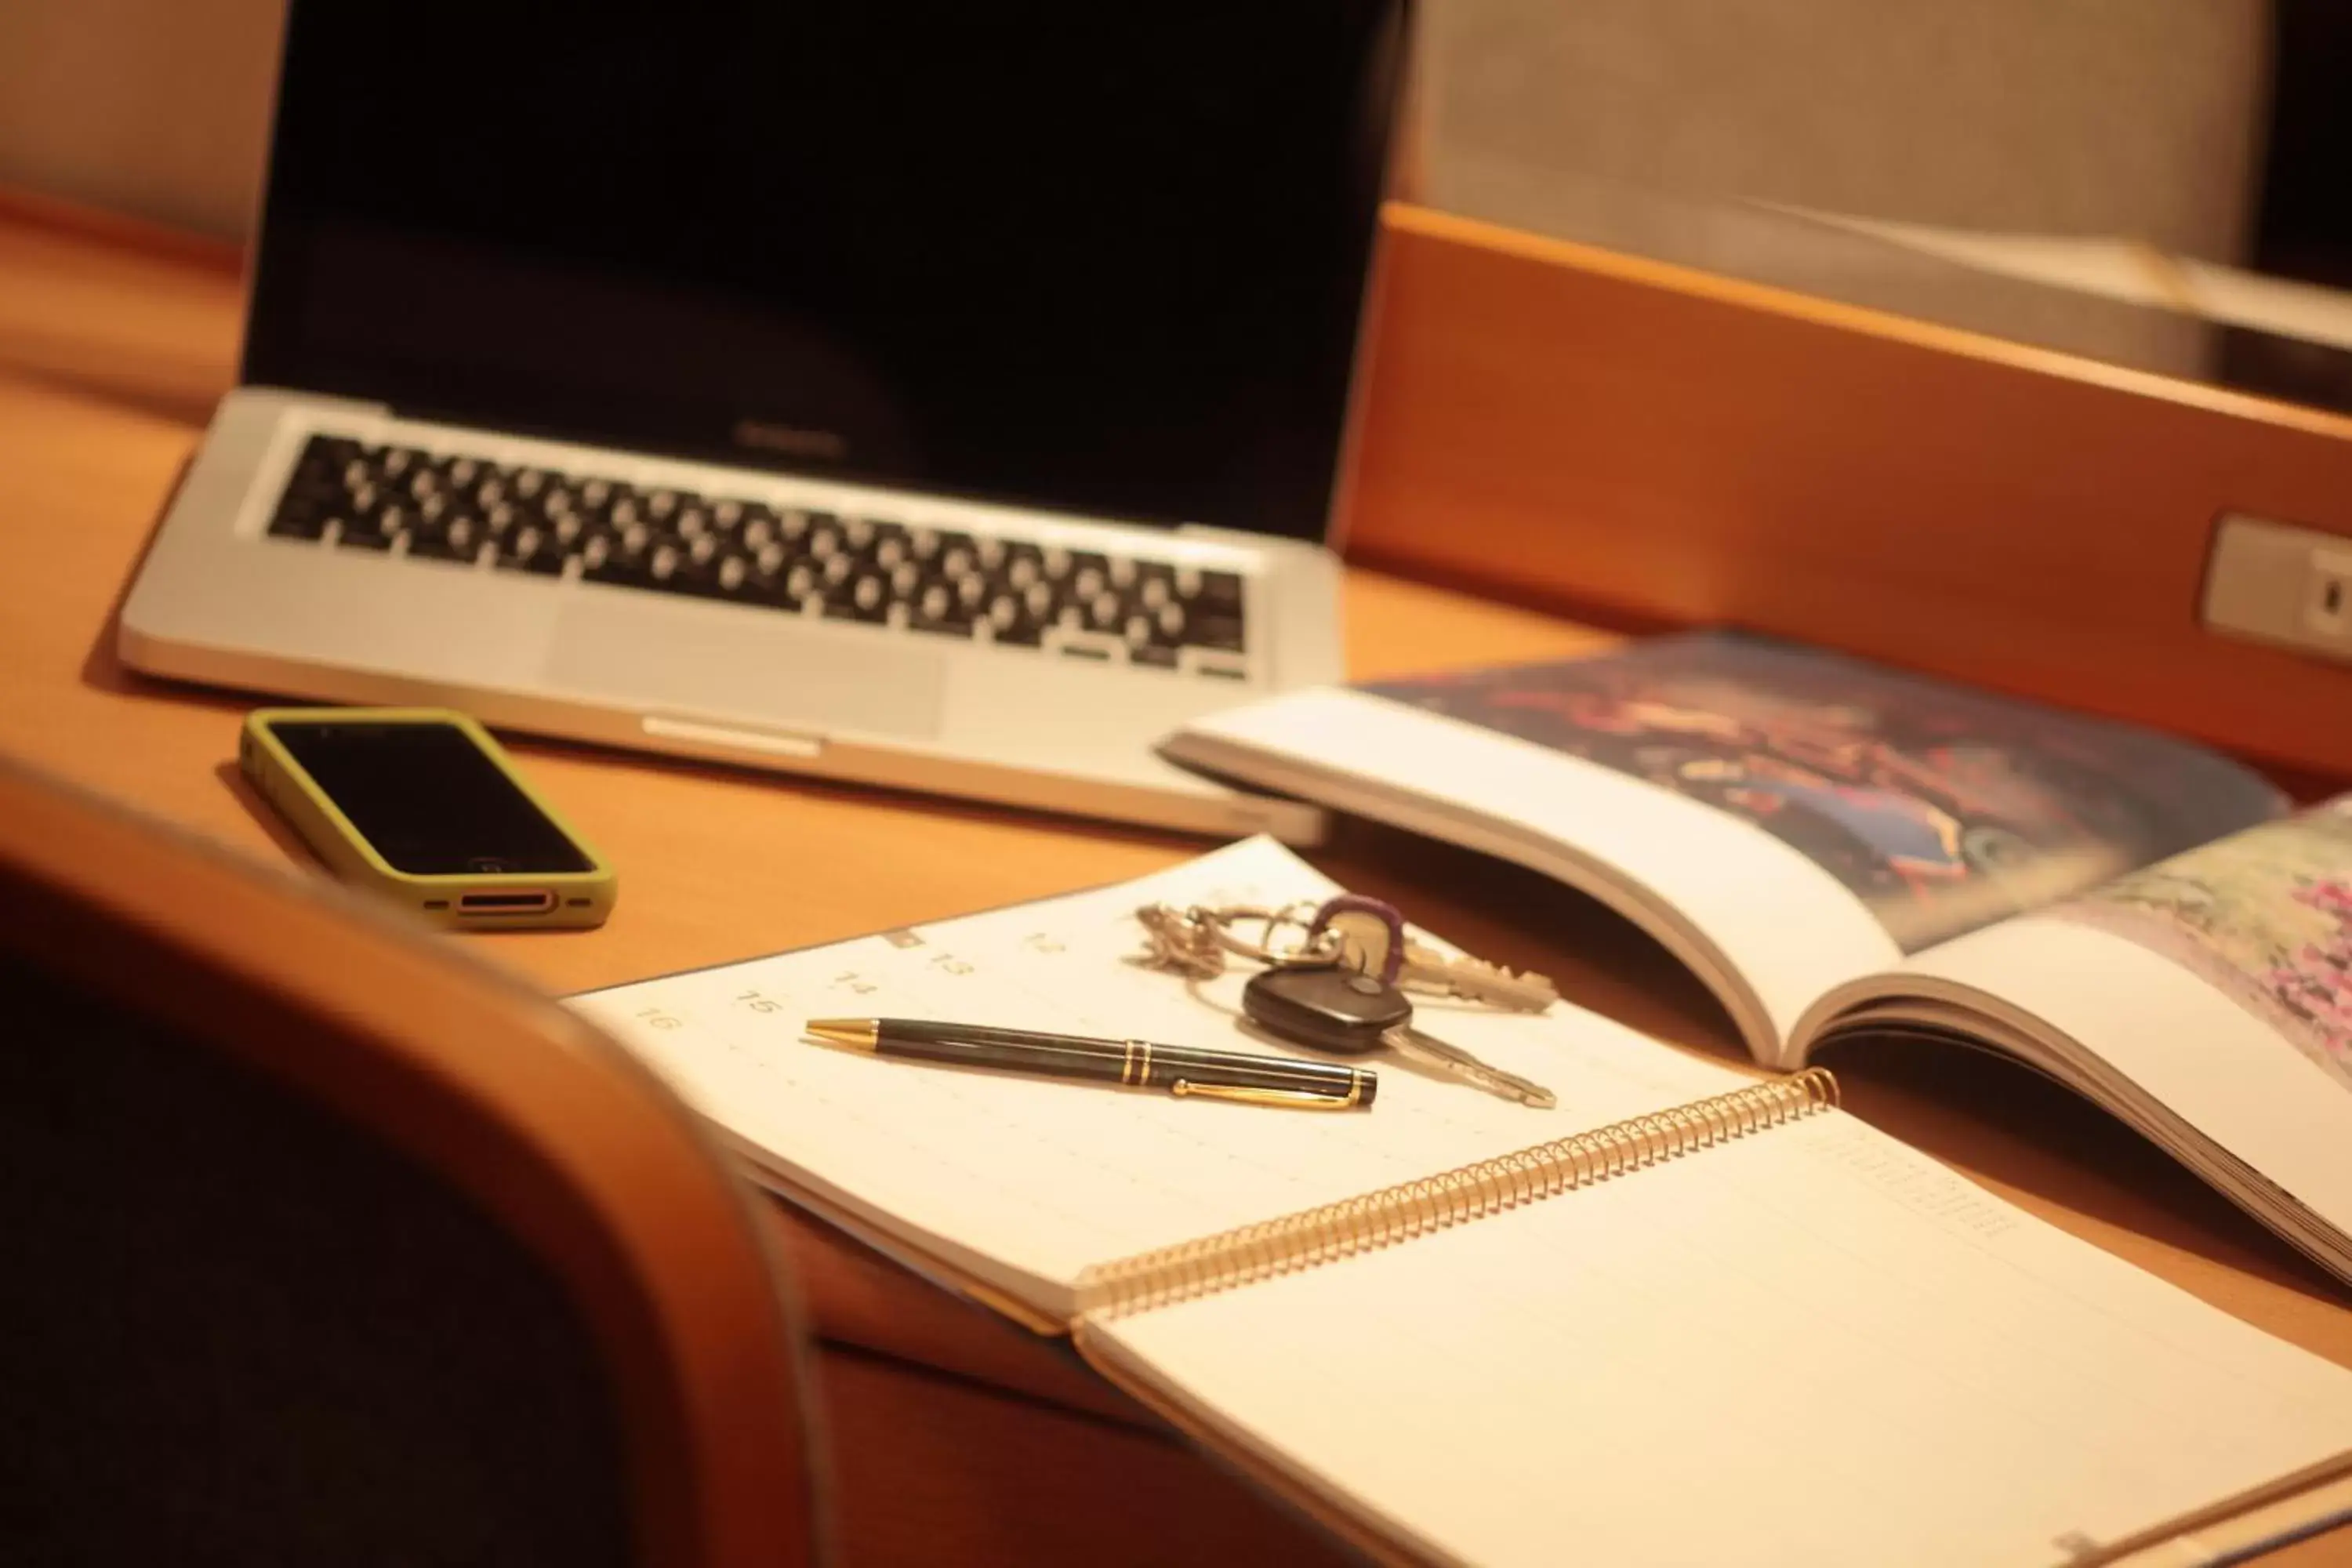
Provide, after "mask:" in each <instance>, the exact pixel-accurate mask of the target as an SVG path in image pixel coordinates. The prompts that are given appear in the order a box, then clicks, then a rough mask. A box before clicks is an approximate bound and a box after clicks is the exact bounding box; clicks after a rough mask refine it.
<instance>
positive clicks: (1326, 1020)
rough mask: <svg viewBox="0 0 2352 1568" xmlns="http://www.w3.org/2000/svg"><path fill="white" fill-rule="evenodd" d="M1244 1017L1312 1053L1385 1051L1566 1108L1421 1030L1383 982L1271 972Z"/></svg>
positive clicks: (1531, 1101) (1247, 996)
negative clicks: (1316, 1051)
mask: <svg viewBox="0 0 2352 1568" xmlns="http://www.w3.org/2000/svg"><path fill="white" fill-rule="evenodd" d="M1242 1011H1243V1012H1244V1013H1245V1014H1247V1015H1248V1016H1249V1017H1250V1019H1251V1021H1252V1022H1254V1023H1255V1024H1256V1025H1257V1026H1259V1027H1260V1028H1263V1029H1265V1031H1266V1032H1267V1033H1268V1034H1272V1035H1276V1036H1279V1037H1282V1038H1283V1039H1286V1040H1288V1041H1290V1042H1291V1043H1292V1044H1293V1045H1299V1046H1305V1047H1307V1048H1308V1049H1310V1050H1318V1051H1328V1052H1331V1053H1332V1054H1333V1055H1335V1056H1348V1057H1354V1056H1363V1055H1365V1054H1367V1053H1369V1052H1371V1051H1376V1050H1379V1049H1380V1048H1381V1047H1383V1046H1385V1047H1390V1048H1391V1049H1393V1050H1395V1051H1396V1052H1397V1053H1398V1054H1399V1055H1401V1056H1404V1057H1409V1058H1412V1059H1414V1060H1416V1061H1420V1062H1423V1063H1424V1064H1426V1065H1428V1066H1431V1067H1437V1068H1444V1069H1445V1070H1446V1071H1447V1072H1450V1073H1453V1074H1454V1076H1455V1077H1457V1078H1461V1079H1467V1080H1468V1081H1469V1082H1471V1083H1474V1084H1475V1085H1477V1086H1478V1087H1479V1088H1480V1089H1485V1090H1486V1091H1487V1092H1488V1093H1490V1094H1499V1095H1501V1096H1502V1097H1503V1098H1504V1099H1506V1100H1518V1101H1519V1102H1521V1103H1522V1104H1526V1105H1532V1106H1537V1107H1539V1108H1542V1109H1546V1110H1549V1108H1550V1107H1552V1106H1554V1105H1557V1104H1558V1103H1559V1099H1558V1097H1557V1096H1555V1095H1554V1094H1553V1093H1552V1091H1551V1090H1549V1089H1546V1088H1544V1087H1543V1086H1542V1085H1541V1084H1538V1083H1530V1082H1529V1081H1528V1079H1523V1078H1521V1077H1519V1076H1518V1075H1517V1073H1507V1072H1505V1071H1503V1070H1502V1068H1496V1067H1490V1066H1488V1065H1487V1064H1486V1063H1485V1062H1482V1061H1480V1060H1479V1059H1478V1058H1476V1057H1474V1056H1472V1055H1471V1054H1470V1053H1469V1052H1468V1051H1465V1050H1464V1049H1462V1048H1461V1047H1459V1046H1449V1045H1447V1044H1446V1043H1445V1042H1444V1040H1441V1039H1439V1038H1437V1037H1435V1036H1433V1035H1428V1034H1424V1033H1423V1032H1422V1031H1421V1030H1420V1029H1418V1028H1415V1027H1414V1026H1413V1022H1412V1002H1411V1001H1410V1000H1409V999H1408V998H1407V997H1406V996H1405V994H1404V993H1403V992H1402V991H1400V990H1398V989H1397V988H1396V987H1395V986H1393V985H1389V984H1383V983H1382V982H1381V979H1380V977H1379V976H1377V975H1372V974H1364V973H1359V972H1358V971H1356V970H1353V969H1349V968H1346V967H1344V966H1340V965H1333V966H1332V967H1329V968H1326V969H1305V968H1296V967H1293V968H1286V969H1269V970H1266V971H1265V972H1264V973H1259V974H1255V975H1252V976H1251V977H1250V982H1249V984H1247V985H1245V986H1244V987H1243V988H1242Z"/></svg>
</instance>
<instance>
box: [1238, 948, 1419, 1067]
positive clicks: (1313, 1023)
mask: <svg viewBox="0 0 2352 1568" xmlns="http://www.w3.org/2000/svg"><path fill="white" fill-rule="evenodd" d="M1242 1011H1243V1012H1244V1013H1245V1014H1247V1015H1248V1016H1249V1018H1250V1021H1251V1022H1252V1023H1255V1025H1257V1026H1258V1027H1260V1028H1262V1029H1264V1030H1265V1032H1266V1033H1268V1034H1270V1035H1276V1036H1279V1037H1281V1038H1283V1039H1286V1040H1288V1041H1289V1042H1290V1043H1291V1044H1293V1045H1295V1046H1305V1047H1307V1048H1308V1049H1309V1050H1318V1051H1331V1052H1334V1053H1336V1054H1338V1055H1339V1056H1362V1055H1364V1054H1365V1053H1367V1052H1370V1051H1377V1050H1379V1049H1380V1048H1381V1046H1383V1045H1384V1044H1385V1043H1386V1041H1385V1039H1384V1037H1385V1036H1386V1035H1387V1034H1388V1032H1389V1031H1390V1030H1391V1029H1393V1028H1395V1027H1396V1026H1398V1025H1400V1024H1402V1023H1406V1022H1408V1021H1410V1020H1411V1019H1412V1002H1411V1001H1410V1000H1408V999H1407V998H1406V996H1405V994H1404V993H1403V992H1402V991H1400V990H1398V989H1397V988H1396V987H1395V986H1393V985H1387V984H1382V983H1381V980H1380V978H1379V977H1378V976H1377V975H1371V974H1364V973H1359V972H1358V971H1356V970H1353V969H1349V968H1347V967H1345V966H1344V965H1332V966H1329V967H1324V968H1316V969H1302V968H1295V967H1285V968H1280V969H1268V970H1265V971H1263V972H1261V973H1257V974H1254V975H1252V976H1250V982H1249V984H1247V985H1244V986H1243V987H1242Z"/></svg>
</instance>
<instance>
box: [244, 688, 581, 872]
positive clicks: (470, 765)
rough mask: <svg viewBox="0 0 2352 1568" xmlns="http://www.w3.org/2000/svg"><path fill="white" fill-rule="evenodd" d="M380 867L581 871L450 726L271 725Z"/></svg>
mask: <svg viewBox="0 0 2352 1568" xmlns="http://www.w3.org/2000/svg"><path fill="white" fill-rule="evenodd" d="M269 730H270V733H272V734H274V735H276V736H277V737H278V742H279V743H280V744H281V745H283V746H284V747H285V748H286V749H287V751H288V752H291V753H292V754H293V757H294V760H295V762H296V763H299V764H300V766H301V768H302V771H303V772H305V773H309V774H310V777H311V779H312V780H313V781H315V782H316V783H317V784H318V786H319V787H320V789H321V790H323V791H324V792H326V795H327V797H328V798H329V799H330V800H332V801H333V802H334V803H335V805H336V806H337V807H338V808H339V809H340V810H341V812H342V814H343V815H344V816H347V817H349V818H351V822H352V826H354V827H356V828H358V829H359V831H360V837H362V838H365V839H366V840H367V841H368V843H369V844H370V845H371V846H372V847H373V848H374V850H375V852H376V853H377V854H378V855H381V856H383V858H384V861H385V863H386V864H388V865H390V866H391V867H392V868H393V869H394V870H396V871H404V872H407V873H408V874H410V875H411V876H418V877H462V876H467V875H495V874H498V873H501V872H558V871H588V870H593V869H594V868H593V866H592V865H591V864H590V863H589V861H588V858H587V857H586V856H584V855H583V854H582V853H581V852H580V848H579V847H578V846H577V845H575V844H573V843H572V840H571V839H569V838H567V837H564V835H563V834H562V831H560V830H559V829H558V828H557V827H556V826H555V825H554V824H553V823H551V822H550V821H548V819H547V817H546V816H545V815H544V814H542V813H541V811H540V809H539V807H538V806H536V805H532V804H531V802H530V797H529V796H528V795H524V794H523V793H522V792H521V791H520V790H519V789H517V788H515V786H514V783H513V781H512V780H510V779H509V778H508V777H507V776H506V774H505V773H501V772H500V771H499V766H498V764H497V763H493V762H491V761H490V759H489V758H488V757H487V756H484V755H483V754H482V751H481V748H480V747H478V746H477V745H475V744H474V742H473V741H472V739H471V738H470V737H469V736H467V733H466V732H465V731H463V730H460V729H458V728H457V726H455V725H453V724H433V723H423V724H403V723H336V722H323V723H296V724H272V725H271V726H270V727H269Z"/></svg>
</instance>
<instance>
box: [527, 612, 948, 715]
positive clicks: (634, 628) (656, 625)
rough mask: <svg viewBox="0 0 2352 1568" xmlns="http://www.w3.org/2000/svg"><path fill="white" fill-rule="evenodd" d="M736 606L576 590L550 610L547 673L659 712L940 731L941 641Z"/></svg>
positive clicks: (571, 690) (573, 691)
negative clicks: (914, 640)
mask: <svg viewBox="0 0 2352 1568" xmlns="http://www.w3.org/2000/svg"><path fill="white" fill-rule="evenodd" d="M731 612H732V607H731V606H727V607H721V606H716V605H703V604H696V603H693V602H691V601H688V602H685V603H681V604H676V605H668V604H649V605H629V604H619V605H600V604H593V603H586V604H583V603H579V602H574V603H572V604H570V605H565V606H564V608H563V612H562V615H561V616H558V617H557V620H556V626H555V636H554V637H553V639H552V640H551V642H550V643H549V645H548V654H547V663H546V667H545V670H544V674H545V678H546V679H547V680H548V681H549V682H550V683H551V684H552V685H555V686H558V687H561V688H562V689H564V690H565V691H566V693H567V694H570V695H575V696H580V697H601V698H604V699H607V700H613V701H616V702H619V703H623V704H626V705H628V706H631V707H635V708H639V709H643V710H650V711H655V712H668V713H677V714H704V715H709V716H712V717H719V718H732V719H746V720H756V721H761V722H763V723H770V724H777V725H782V726H785V727H787V728H795V729H797V728H806V729H811V730H818V731H827V732H830V731H836V730H856V731H865V732H866V733H868V734H877V735H889V736H894V737H898V738H903V739H909V740H929V738H931V737H932V736H933V735H934V734H936V733H937V732H938V731H939V727H940V693H941V691H942V689H944V687H945V685H946V681H947V670H946V660H945V659H944V658H942V657H941V655H940V652H939V651H938V650H937V649H935V648H929V647H920V646H919V645H914V644H910V643H908V641H907V640H905V639H904V638H903V637H895V636H892V635H890V634H888V633H886V632H883V631H881V630H880V629H879V628H875V629H873V630H871V631H870V632H869V631H866V630H865V629H864V628H848V627H844V628H840V629H838V630H830V631H828V630H822V629H819V628H816V627H813V626H801V625H799V624H798V623H797V620H796V619H795V617H793V616H790V615H788V614H786V613H784V612H782V611H776V612H773V613H772V614H770V615H768V616H749V615H743V614H740V613H731ZM763 621H766V622H772V623H773V624H762V623H763Z"/></svg>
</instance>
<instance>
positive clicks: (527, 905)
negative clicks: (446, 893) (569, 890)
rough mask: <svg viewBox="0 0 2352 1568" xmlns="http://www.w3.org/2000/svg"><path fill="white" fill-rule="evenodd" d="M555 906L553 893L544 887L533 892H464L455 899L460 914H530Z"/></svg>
mask: <svg viewBox="0 0 2352 1568" xmlns="http://www.w3.org/2000/svg"><path fill="white" fill-rule="evenodd" d="M554 907H555V895H554V894H553V893H551V892H548V891H546V890H545V889H541V890H540V891H538V892H533V893H466V894H462V895H460V896H459V898H458V900H457V912H458V913H459V914H461V915H530V914H537V913H539V912H540V911H541V910H551V909H553V908H554Z"/></svg>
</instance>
